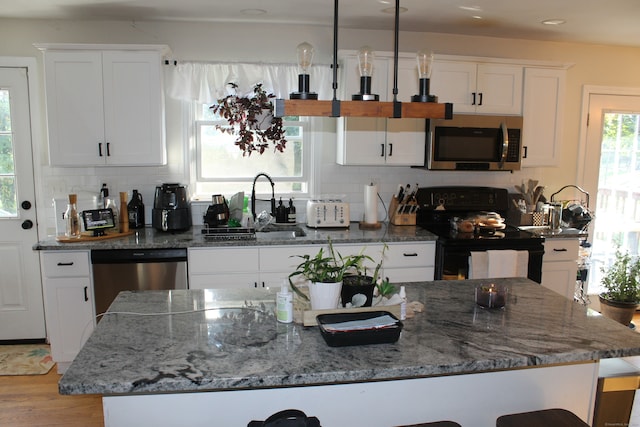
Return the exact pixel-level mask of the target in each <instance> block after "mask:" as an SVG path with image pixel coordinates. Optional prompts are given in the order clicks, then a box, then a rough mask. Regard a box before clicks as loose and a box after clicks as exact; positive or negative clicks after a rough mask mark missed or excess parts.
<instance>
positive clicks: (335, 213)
mask: <svg viewBox="0 0 640 427" xmlns="http://www.w3.org/2000/svg"><path fill="white" fill-rule="evenodd" d="M349 218H350V216H349V203H347V202H343V201H342V200H341V199H328V198H327V199H310V200H308V201H307V227H311V228H331V227H333V228H340V227H344V228H346V227H349V221H350V219H349Z"/></svg>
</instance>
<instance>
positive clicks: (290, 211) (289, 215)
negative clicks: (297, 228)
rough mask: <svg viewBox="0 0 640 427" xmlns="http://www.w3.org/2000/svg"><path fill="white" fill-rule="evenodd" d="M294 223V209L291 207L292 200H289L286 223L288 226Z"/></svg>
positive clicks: (295, 219)
mask: <svg viewBox="0 0 640 427" xmlns="http://www.w3.org/2000/svg"><path fill="white" fill-rule="evenodd" d="M296 221H297V218H296V207H295V206H293V199H289V207H288V208H287V222H288V223H289V224H295V223H296Z"/></svg>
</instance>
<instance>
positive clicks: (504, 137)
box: [427, 114, 523, 171]
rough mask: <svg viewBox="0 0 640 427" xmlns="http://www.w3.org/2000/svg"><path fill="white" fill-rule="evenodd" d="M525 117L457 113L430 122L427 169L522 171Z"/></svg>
mask: <svg viewBox="0 0 640 427" xmlns="http://www.w3.org/2000/svg"><path fill="white" fill-rule="evenodd" d="M522 122H523V120H522V117H519V116H483V115H464V114H456V115H454V117H453V119H451V120H430V123H429V130H428V136H427V138H428V143H429V146H428V150H427V153H428V162H427V164H428V168H429V169H432V170H466V171H514V170H520V163H521V153H520V152H521V149H522V145H521V142H520V134H521V132H522Z"/></svg>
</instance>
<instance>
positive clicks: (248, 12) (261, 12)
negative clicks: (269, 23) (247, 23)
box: [240, 9, 267, 16]
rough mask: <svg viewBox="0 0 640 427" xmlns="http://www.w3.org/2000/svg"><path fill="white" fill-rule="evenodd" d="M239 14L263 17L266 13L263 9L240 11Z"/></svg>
mask: <svg viewBox="0 0 640 427" xmlns="http://www.w3.org/2000/svg"><path fill="white" fill-rule="evenodd" d="M240 13H241V14H242V15H251V16H255V15H264V14H265V13H267V11H266V10H264V9H242V10H241V11H240Z"/></svg>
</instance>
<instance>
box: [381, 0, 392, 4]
mask: <svg viewBox="0 0 640 427" xmlns="http://www.w3.org/2000/svg"><path fill="white" fill-rule="evenodd" d="M378 3H382V4H391V2H390V1H389V0H378Z"/></svg>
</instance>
